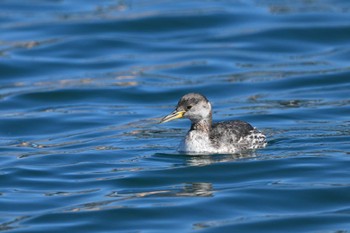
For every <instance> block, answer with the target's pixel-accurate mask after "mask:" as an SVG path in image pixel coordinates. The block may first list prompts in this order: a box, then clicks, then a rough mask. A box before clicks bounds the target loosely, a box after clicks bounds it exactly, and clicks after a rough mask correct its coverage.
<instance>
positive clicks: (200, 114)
mask: <svg viewBox="0 0 350 233" xmlns="http://www.w3.org/2000/svg"><path fill="white" fill-rule="evenodd" d="M178 118H188V119H190V121H191V123H192V124H191V129H190V130H189V131H188V133H187V135H186V137H185V139H184V140H183V141H182V143H181V144H180V147H179V151H180V152H185V153H236V152H238V151H241V150H245V149H257V148H263V147H265V146H266V137H265V135H264V134H262V133H261V132H260V131H259V130H257V129H256V128H254V127H253V126H251V125H250V124H249V123H247V122H244V121H240V120H233V121H224V122H218V123H214V124H212V109H211V104H210V102H209V101H208V99H207V98H206V97H205V96H203V95H201V94H197V93H190V94H186V95H184V96H183V97H182V98H181V99H180V101H179V102H178V104H177V106H176V109H175V111H174V112H172V113H171V114H169V115H167V116H165V117H164V118H163V119H162V120H161V122H160V123H163V122H168V121H172V120H175V119H178Z"/></svg>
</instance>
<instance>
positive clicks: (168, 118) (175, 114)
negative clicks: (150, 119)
mask: <svg viewBox="0 0 350 233" xmlns="http://www.w3.org/2000/svg"><path fill="white" fill-rule="evenodd" d="M185 112H186V111H176V110H175V111H174V112H172V113H170V114H169V115H167V116H165V117H163V119H161V120H160V122H159V123H165V122H168V121H173V120H176V119H179V118H182V117H183V116H184V114H185Z"/></svg>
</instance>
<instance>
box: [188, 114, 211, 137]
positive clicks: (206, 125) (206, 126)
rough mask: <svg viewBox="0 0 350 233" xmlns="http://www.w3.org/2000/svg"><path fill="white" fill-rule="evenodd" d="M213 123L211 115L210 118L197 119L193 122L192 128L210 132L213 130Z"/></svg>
mask: <svg viewBox="0 0 350 233" xmlns="http://www.w3.org/2000/svg"><path fill="white" fill-rule="evenodd" d="M211 124H212V119H211V117H210V118H208V119H203V120H200V121H197V122H192V125H191V130H196V131H201V132H205V133H208V134H209V132H210V130H211Z"/></svg>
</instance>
